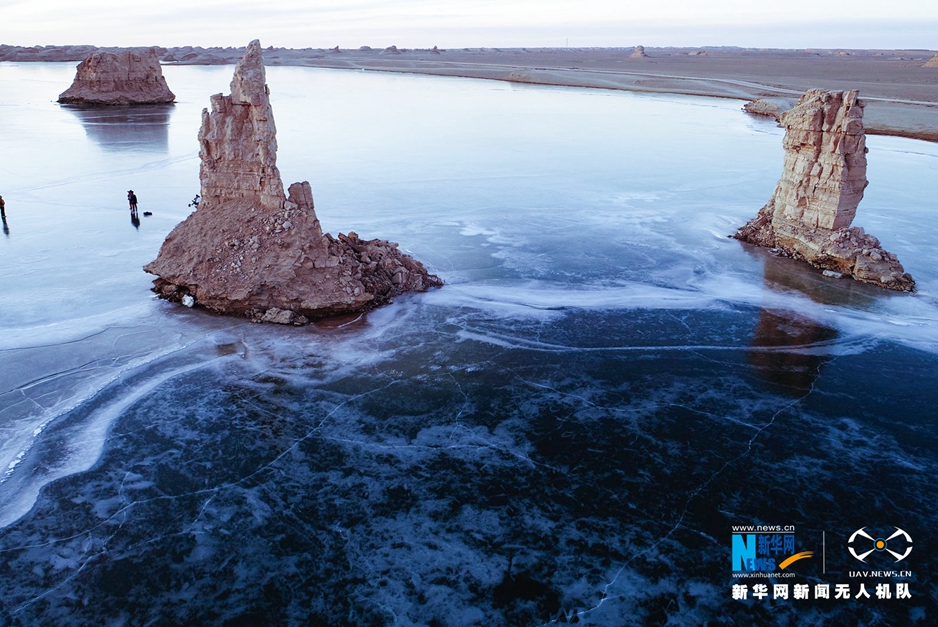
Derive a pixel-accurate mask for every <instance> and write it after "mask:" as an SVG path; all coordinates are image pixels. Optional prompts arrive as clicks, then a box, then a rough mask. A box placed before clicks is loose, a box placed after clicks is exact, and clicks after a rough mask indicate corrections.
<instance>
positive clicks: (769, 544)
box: [732, 526, 814, 572]
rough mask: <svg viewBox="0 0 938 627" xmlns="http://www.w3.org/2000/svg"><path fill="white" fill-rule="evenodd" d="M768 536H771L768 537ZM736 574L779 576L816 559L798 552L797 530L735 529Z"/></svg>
mask: <svg viewBox="0 0 938 627" xmlns="http://www.w3.org/2000/svg"><path fill="white" fill-rule="evenodd" d="M767 532H768V533H767ZM732 549H733V571H735V572H775V571H777V570H785V569H786V568H787V567H788V566H789V565H791V564H793V563H794V562H797V561H798V560H803V559H806V558H809V557H812V556H813V555H814V553H813V552H812V551H801V552H800V553H796V552H795V528H794V527H791V526H787V527H767V526H759V527H752V526H748V527H734V528H733V546H732Z"/></svg>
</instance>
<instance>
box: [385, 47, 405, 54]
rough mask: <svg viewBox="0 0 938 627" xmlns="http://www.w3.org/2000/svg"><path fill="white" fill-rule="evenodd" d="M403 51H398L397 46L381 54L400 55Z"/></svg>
mask: <svg viewBox="0 0 938 627" xmlns="http://www.w3.org/2000/svg"><path fill="white" fill-rule="evenodd" d="M400 53H401V51H400V50H398V49H397V46H388V47H387V48H385V49H384V50H382V51H381V52H380V54H400Z"/></svg>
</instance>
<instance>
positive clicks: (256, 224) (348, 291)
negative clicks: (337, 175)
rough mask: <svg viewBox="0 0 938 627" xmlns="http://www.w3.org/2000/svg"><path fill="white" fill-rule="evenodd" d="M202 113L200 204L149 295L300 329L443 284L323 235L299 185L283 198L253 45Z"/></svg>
mask: <svg viewBox="0 0 938 627" xmlns="http://www.w3.org/2000/svg"><path fill="white" fill-rule="evenodd" d="M211 103H212V108H211V111H209V110H207V109H206V110H204V111H203V112H202V128H201V130H200V131H199V143H200V146H201V150H200V151H199V156H200V157H201V160H202V164H201V168H200V170H199V174H200V177H201V182H202V202H201V203H200V204H199V207H198V209H197V210H196V211H195V212H194V213H193V214H192V215H190V216H189V217H188V218H186V220H185V221H184V222H182V223H181V224H179V225H178V226H177V227H176V228H175V229H173V231H172V232H171V233H170V234H169V235H168V236H167V238H166V241H165V242H163V246H162V247H161V248H160V253H159V255H158V256H157V258H156V260H155V261H153V262H151V263H150V264H148V265H147V266H145V267H144V270H145V271H147V272H149V273H151V274H155V275H157V277H158V278H157V279H156V280H155V281H154V282H153V285H154V287H153V291H155V292H156V293H157V294H159V295H160V296H161V297H162V298H166V299H168V300H171V301H175V302H182V303H183V304H186V305H188V306H193V305H199V306H202V307H205V308H208V309H212V310H214V311H217V312H220V313H227V314H235V315H243V316H247V317H249V318H252V319H254V320H257V321H261V322H275V323H280V324H304V323H306V322H308V321H309V319H311V318H320V317H323V316H327V315H332V314H338V313H347V312H355V311H363V310H367V309H372V308H374V307H377V306H378V305H382V304H384V303H387V302H389V301H390V300H391V299H392V298H394V297H395V296H397V295H399V294H402V293H404V292H408V291H425V290H427V289H429V288H431V287H439V286H441V285H442V281H440V279H439V278H437V277H436V276H433V275H432V274H429V273H428V272H427V271H426V269H424V267H423V265H422V264H421V263H420V262H419V261H416V260H414V259H412V258H411V257H409V256H407V255H405V254H403V253H401V252H400V251H399V250H398V249H397V244H392V243H390V242H386V241H383V240H370V241H366V240H362V239H360V238H359V237H358V236H357V235H356V234H355V233H349V234H348V235H342V234H339V236H338V238H334V237H332V236H331V235H328V234H326V235H323V233H322V230H321V228H320V226H319V220H318V219H317V218H316V212H315V210H314V208H313V193H312V190H311V188H310V185H309V183H307V182H305V181H304V182H302V183H294V184H292V185H290V189H289V197H286V196H285V195H284V192H283V183H282V181H281V179H280V172H279V170H278V169H277V139H276V133H277V131H276V128H275V126H274V117H273V112H272V110H271V107H270V98H269V90H268V89H267V85H266V78H265V74H264V65H263V60H262V57H261V47H260V42H258V41H256V40H255V41H252V42H251V44H250V45H249V46H248V47H247V50H246V51H245V53H244V57H243V58H242V59H241V62H240V63H238V65H237V67H236V68H235V72H234V78H233V79H232V81H231V94H230V95H228V96H223V95H222V94H216V95H214V96H212V97H211Z"/></svg>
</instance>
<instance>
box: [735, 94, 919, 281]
mask: <svg viewBox="0 0 938 627" xmlns="http://www.w3.org/2000/svg"><path fill="white" fill-rule="evenodd" d="M779 122H780V123H781V125H782V126H784V127H785V129H786V131H785V139H784V140H783V146H784V148H785V162H784V167H783V169H782V177H781V178H780V179H779V181H778V185H777V186H776V188H775V193H774V194H773V195H772V198H771V199H770V200H769V202H768V204H766V205H765V206H764V207H763V208H762V209H761V210H760V211H759V213H758V214H757V215H756V217H755V218H753V219H752V220H750V221H749V222H748V223H747V224H746V225H745V226H743V227H742V228H740V229H739V230H738V231H737V232H736V233H735V235H733V237H735V238H736V239H739V240H742V241H744V242H749V243H751V244H756V245H758V246H766V247H768V248H773V249H776V250H777V251H778V252H779V253H781V254H784V255H787V256H790V257H793V258H795V259H800V260H804V261H807V262H808V263H809V264H811V265H812V266H814V267H816V268H819V269H821V270H825V271H826V274H828V275H830V274H835V275H848V276H851V277H853V278H854V279H856V280H857V281H861V282H863V283H870V284H872V285H878V286H880V287H884V288H887V289H891V290H897V291H902V292H910V291H912V290H913V289H914V287H915V281H913V280H912V277H911V276H910V275H908V274H907V273H906V272H905V270H904V269H903V267H902V264H900V263H899V260H898V259H897V258H896V256H895V255H894V254H892V253H890V252H887V251H885V250H883V248H882V247H881V246H880V243H879V240H878V239H876V238H875V237H873V236H872V235H868V234H866V233H864V231H863V229H862V228H859V227H851V226H850V224H851V223H852V222H853V218H854V216H855V215H856V212H857V205H858V204H859V203H860V200H861V199H862V198H863V190H865V189H866V186H867V185H868V184H869V182H868V181H867V180H866V153H867V152H868V150H867V148H866V133H865V131H864V128H863V102H862V101H861V100H860V99H859V98H858V94H857V92H856V91H845V92H840V91H824V90H819V89H812V90H809V91H807V92H805V94H804V96H802V97H801V100H799V101H798V104H797V105H796V106H795V107H794V108H793V109H791V110H789V111H786V112H784V113H782V114H781V115H780V117H779Z"/></svg>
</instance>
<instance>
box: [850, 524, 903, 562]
mask: <svg viewBox="0 0 938 627" xmlns="http://www.w3.org/2000/svg"><path fill="white" fill-rule="evenodd" d="M894 529H895V530H896V531H895V533H893V534H892V535H890V536H889V537H882V536H879V537H873V536H872V535H870V534H869V533H867V532H866V527H861V528H859V529H857V530H856V531H854V532H853V534H852V535H851V536H850V540H848V541H847V549H848V550H849V551H850V554H851V555H852V556H854V557H855V558H856V559H858V560H860V561H861V562H863V563H864V564H865V563H866V558H867V557H869V556H870V555H872V554H874V553H884V552H885V553H889V554H890V555H892V556H893V557H894V558H896V561H897V562H901V561H902V560H904V559H905V558H907V557H908V556H909V553H911V552H912V536H910V535H909V534H908V533H906V532H905V531H903V530H902V529H899V527H894ZM890 547H891V548H890ZM893 549H895V550H893Z"/></svg>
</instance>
